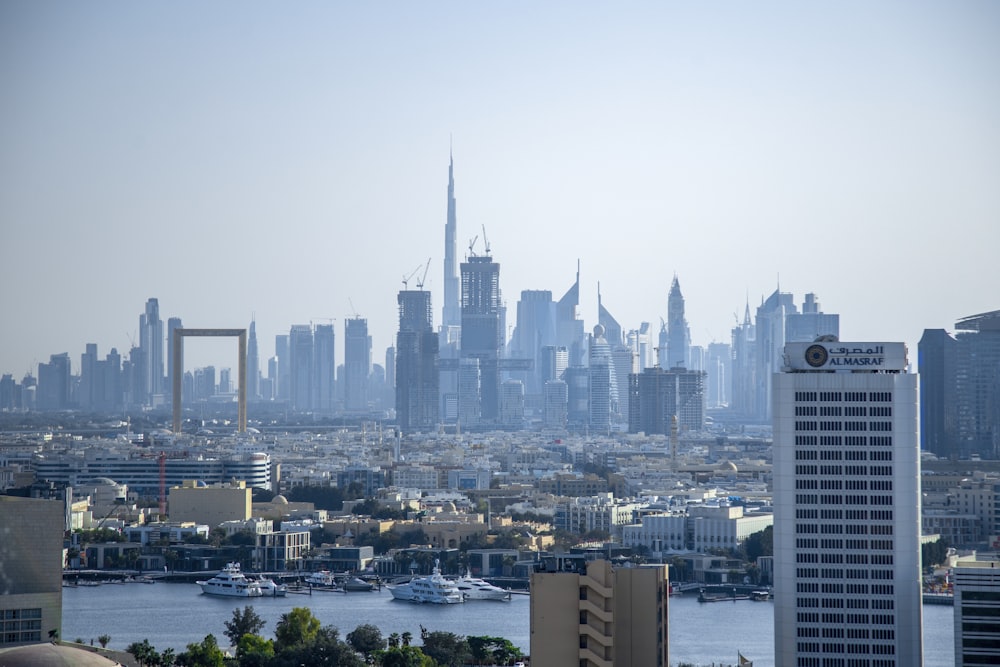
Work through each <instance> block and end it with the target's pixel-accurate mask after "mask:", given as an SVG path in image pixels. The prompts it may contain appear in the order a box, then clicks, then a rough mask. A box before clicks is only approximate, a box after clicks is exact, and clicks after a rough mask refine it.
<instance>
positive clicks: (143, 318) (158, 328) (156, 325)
mask: <svg viewBox="0 0 1000 667" xmlns="http://www.w3.org/2000/svg"><path fill="white" fill-rule="evenodd" d="M139 348H140V349H141V350H142V353H143V364H144V367H143V369H142V376H141V379H142V382H143V386H142V391H143V396H142V402H143V404H145V405H153V401H154V398H153V397H154V396H158V395H160V394H162V393H163V320H161V319H160V304H159V301H158V300H157V299H155V298H150V299H148V300H147V301H146V311H145V312H144V313H143V314H142V315H140V316H139Z"/></svg>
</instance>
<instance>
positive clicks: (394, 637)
mask: <svg viewBox="0 0 1000 667" xmlns="http://www.w3.org/2000/svg"><path fill="white" fill-rule="evenodd" d="M389 648H399V633H398V632H393V633H392V634H391V635H389Z"/></svg>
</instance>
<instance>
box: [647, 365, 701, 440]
mask: <svg viewBox="0 0 1000 667" xmlns="http://www.w3.org/2000/svg"><path fill="white" fill-rule="evenodd" d="M674 417H676V418H677V425H678V427H680V429H681V430H684V431H700V430H701V429H702V428H703V427H704V424H705V373H704V372H703V371H689V370H686V369H683V368H671V369H670V370H667V369H664V368H660V367H658V366H657V367H654V368H646V369H643V371H642V372H641V373H633V374H632V375H630V376H629V418H628V430H629V432H631V433H639V432H642V433H646V434H651V433H659V434H662V435H667V434H669V433H670V426H671V422H672V420H673V418H674Z"/></svg>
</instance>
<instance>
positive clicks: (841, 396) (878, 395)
mask: <svg viewBox="0 0 1000 667" xmlns="http://www.w3.org/2000/svg"><path fill="white" fill-rule="evenodd" d="M795 401H796V402H797V403H800V402H803V401H813V402H815V401H819V402H821V403H845V402H846V403H861V402H864V401H870V402H872V403H891V402H892V392H891V391H869V392H864V391H845V392H840V391H819V392H816V391H797V392H795Z"/></svg>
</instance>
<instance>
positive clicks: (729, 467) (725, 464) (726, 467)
mask: <svg viewBox="0 0 1000 667" xmlns="http://www.w3.org/2000/svg"><path fill="white" fill-rule="evenodd" d="M715 469H716V470H718V471H720V472H733V473H735V472H739V468H737V467H736V464H735V463H733V462H732V461H730V460H728V459H727V460H725V461H721V462H719V465H717V466H716V467H715Z"/></svg>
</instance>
